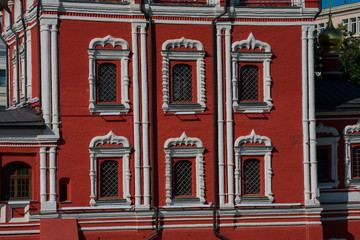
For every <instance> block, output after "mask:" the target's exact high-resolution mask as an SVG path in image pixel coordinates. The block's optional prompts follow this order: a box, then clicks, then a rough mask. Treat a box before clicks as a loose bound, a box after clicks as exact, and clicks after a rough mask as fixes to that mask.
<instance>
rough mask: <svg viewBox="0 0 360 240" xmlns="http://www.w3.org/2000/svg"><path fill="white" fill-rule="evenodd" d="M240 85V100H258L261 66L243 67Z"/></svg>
mask: <svg viewBox="0 0 360 240" xmlns="http://www.w3.org/2000/svg"><path fill="white" fill-rule="evenodd" d="M239 86H240V87H239V96H240V101H258V100H259V68H258V67H257V66H254V65H245V66H243V67H241V69H240V84H239Z"/></svg>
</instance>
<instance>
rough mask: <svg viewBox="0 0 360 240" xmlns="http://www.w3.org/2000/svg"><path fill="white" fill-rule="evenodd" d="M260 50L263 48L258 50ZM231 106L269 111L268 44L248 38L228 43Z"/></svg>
mask: <svg viewBox="0 0 360 240" xmlns="http://www.w3.org/2000/svg"><path fill="white" fill-rule="evenodd" d="M262 50H264V51H262ZM231 55H232V65H233V73H232V75H233V76H232V78H233V81H232V83H233V86H232V87H233V92H234V96H233V108H234V110H235V111H245V112H247V111H249V112H254V111H256V112H262V111H270V110H271V108H272V106H273V104H272V99H271V83H272V81H271V76H270V62H271V57H272V51H271V47H270V45H269V44H267V43H264V42H261V41H258V40H255V38H254V36H253V34H252V33H250V35H249V37H248V39H246V40H242V41H238V42H235V43H233V44H232V54H231Z"/></svg>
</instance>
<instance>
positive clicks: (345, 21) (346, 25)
mask: <svg viewBox="0 0 360 240" xmlns="http://www.w3.org/2000/svg"><path fill="white" fill-rule="evenodd" d="M342 24H343V25H344V26H345V29H346V30H349V26H348V25H349V21H348V20H347V19H344V20H343V21H342Z"/></svg>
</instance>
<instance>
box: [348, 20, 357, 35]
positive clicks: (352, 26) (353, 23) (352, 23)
mask: <svg viewBox="0 0 360 240" xmlns="http://www.w3.org/2000/svg"><path fill="white" fill-rule="evenodd" d="M349 31H350V32H352V33H356V18H350V29H349Z"/></svg>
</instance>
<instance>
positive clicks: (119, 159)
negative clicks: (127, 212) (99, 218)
mask: <svg viewBox="0 0 360 240" xmlns="http://www.w3.org/2000/svg"><path fill="white" fill-rule="evenodd" d="M89 151H90V183H91V195H90V205H91V206H96V205H106V204H120V205H121V204H123V205H131V195H130V176H131V172H130V162H129V161H130V160H129V159H130V151H131V146H130V143H129V141H128V140H127V139H126V138H125V137H122V136H116V135H115V134H114V133H113V132H112V131H110V132H109V133H108V134H107V135H105V136H98V137H94V138H93V139H92V140H91V142H90V145H89Z"/></svg>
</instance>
